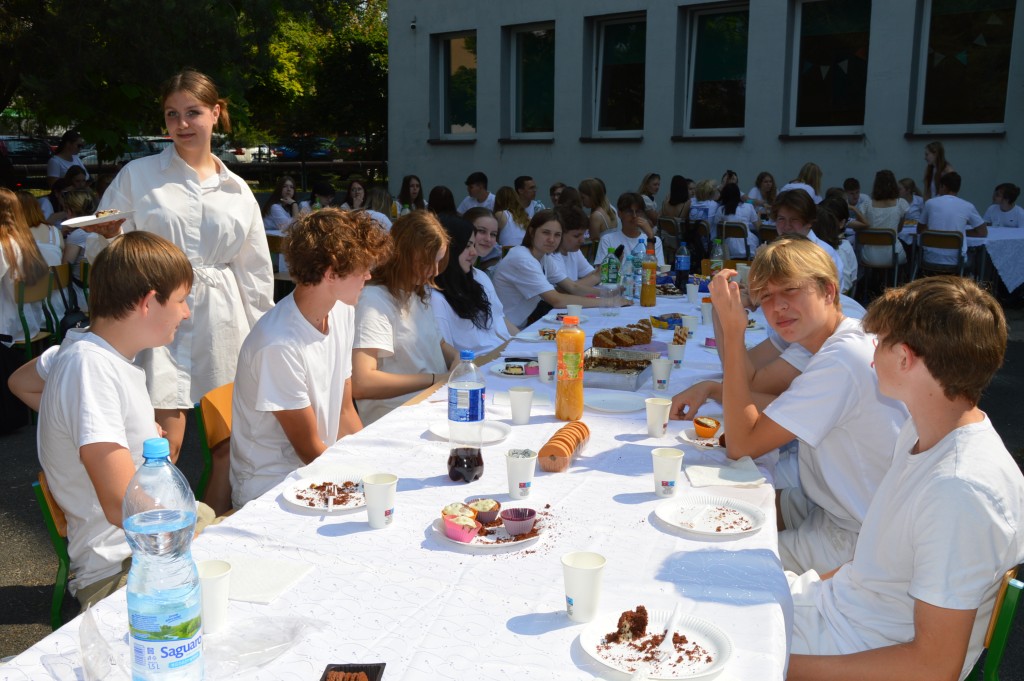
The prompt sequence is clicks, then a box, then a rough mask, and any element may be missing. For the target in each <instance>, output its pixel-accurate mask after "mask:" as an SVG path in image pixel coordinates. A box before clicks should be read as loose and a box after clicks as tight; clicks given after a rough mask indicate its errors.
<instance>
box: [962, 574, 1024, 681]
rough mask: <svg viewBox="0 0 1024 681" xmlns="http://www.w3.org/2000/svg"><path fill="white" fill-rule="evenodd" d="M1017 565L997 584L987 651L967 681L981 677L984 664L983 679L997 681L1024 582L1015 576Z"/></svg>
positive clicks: (987, 634) (986, 636)
mask: <svg viewBox="0 0 1024 681" xmlns="http://www.w3.org/2000/svg"><path fill="white" fill-rule="evenodd" d="M1018 568H1019V566H1018V567H1014V568H1010V569H1009V570H1007V571H1006V573H1005V574H1004V575H1003V580H1002V582H1001V583H1000V585H999V593H998V594H997V595H996V605H995V608H993V610H992V617H991V619H989V623H988V631H987V633H986V634H985V648H986V649H987V650H988V653H987V654H986V655H985V659H984V661H982V662H979V663H977V664H975V666H974V669H972V670H971V673H970V674H969V675H968V676H967V679H968V681H974V680H975V679H978V678H981V676H980V670H981V666H982V665H983V666H984V679H985V681H999V665H1000V663H1001V662H1002V661H1003V653H1004V652H1005V651H1006V644H1007V642H1008V641H1009V639H1010V630H1011V628H1012V626H1013V618H1014V615H1015V614H1016V612H1017V606H1018V605H1019V604H1020V594H1021V591H1024V582H1021V581H1019V580H1017V579H1015V577H1016V576H1017V571H1018Z"/></svg>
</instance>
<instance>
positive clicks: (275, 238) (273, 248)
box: [267, 234, 288, 253]
mask: <svg viewBox="0 0 1024 681" xmlns="http://www.w3.org/2000/svg"><path fill="white" fill-rule="evenodd" d="M287 238H288V237H286V236H279V235H276V234H268V235H267V246H268V247H269V248H270V252H271V253H284V242H285V239H287Z"/></svg>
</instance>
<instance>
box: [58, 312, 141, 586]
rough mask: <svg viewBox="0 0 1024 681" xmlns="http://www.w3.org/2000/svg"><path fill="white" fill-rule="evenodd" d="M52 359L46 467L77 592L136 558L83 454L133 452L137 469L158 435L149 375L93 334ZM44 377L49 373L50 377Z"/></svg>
mask: <svg viewBox="0 0 1024 681" xmlns="http://www.w3.org/2000/svg"><path fill="white" fill-rule="evenodd" d="M48 359H49V361H47V362H43V363H40V364H39V365H38V369H39V371H40V375H41V376H42V377H43V379H44V380H45V381H46V386H45V387H44V388H43V396H42V401H41V403H40V407H39V433H38V437H39V462H40V463H41V464H42V466H43V471H44V472H45V473H46V481H47V483H48V484H49V486H50V490H51V491H52V492H53V498H54V500H55V501H56V502H57V504H58V505H59V506H60V507H61V508H62V509H64V515H65V517H66V518H67V521H68V555H69V556H70V557H71V571H72V573H74V575H75V577H74V579H72V580H71V583H70V587H71V593H72V594H74V593H77V591H78V589H80V588H82V587H85V586H88V585H90V584H93V583H95V582H97V581H99V580H100V579H103V578H104V577H109V576H110V575H113V574H116V573H117V572H119V571H120V570H121V562H122V561H123V560H124V559H125V558H127V557H128V556H130V555H131V549H130V548H129V547H128V542H127V541H126V540H125V537H124V531H123V530H122V529H121V528H119V527H117V526H115V525H111V524H110V523H109V522H107V518H106V516H105V515H104V514H103V507H102V506H101V505H100V501H99V498H98V497H97V496H96V488H94V487H93V485H92V481H91V480H90V479H89V474H88V473H87V472H86V470H85V466H84V465H83V464H82V458H81V456H80V455H79V449H80V448H81V447H83V446H85V445H88V444H94V443H97V442H114V443H117V444H119V445H121V446H122V447H126V448H128V450H129V451H130V452H131V454H132V461H133V462H134V464H135V467H136V468H138V467H139V466H140V465H141V464H142V443H143V442H145V441H146V440H148V439H149V438H154V437H159V435H158V433H157V428H156V422H155V420H154V413H153V405H152V404H151V403H150V401H149V392H148V391H147V390H146V374H145V372H144V371H143V370H142V369H141V368H139V367H137V366H135V365H134V364H132V362H131V361H130V360H129V359H127V358H126V357H124V356H123V355H121V354H120V353H119V352H117V350H115V349H114V348H113V347H111V345H110V344H109V343H107V342H106V341H105V340H103V339H102V338H100V337H99V336H97V335H95V334H93V333H90V332H88V331H80V330H73V331H69V332H68V336H67V338H66V339H65V341H64V344H63V345H62V346H61V347H60V349H59V351H58V352H57V353H56V355H53V354H52V353H51V354H49V355H48ZM44 372H45V373H44Z"/></svg>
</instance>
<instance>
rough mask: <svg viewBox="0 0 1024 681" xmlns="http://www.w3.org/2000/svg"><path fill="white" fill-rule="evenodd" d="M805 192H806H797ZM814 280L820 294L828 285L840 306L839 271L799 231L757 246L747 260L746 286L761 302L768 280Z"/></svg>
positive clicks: (777, 283) (786, 282)
mask: <svg viewBox="0 0 1024 681" xmlns="http://www.w3.org/2000/svg"><path fill="white" fill-rule="evenodd" d="M800 193H801V194H805V192H802V191H801V192H800ZM805 282H813V283H815V284H816V285H817V286H818V290H820V291H821V292H822V293H827V292H828V291H829V288H828V287H829V284H831V286H832V292H833V293H834V294H835V297H834V299H833V301H832V303H833V305H834V306H835V308H836V309H837V310H840V309H842V302H841V301H840V300H839V272H838V271H837V270H836V265H835V263H834V262H832V258H831V257H829V255H828V253H826V252H825V251H824V249H822V248H821V247H820V246H818V245H817V244H816V243H814V242H813V241H811V240H810V239H808V238H807V237H805V236H802V235H800V234H783V235H781V236H779V237H778V238H776V239H775V240H774V241H772V242H771V243H769V244H768V245H766V246H764V247H763V248H760V249H758V251H757V255H755V256H754V261H753V262H752V263H750V276H749V280H748V286H749V289H750V297H751V299H752V300H755V301H760V299H761V294H762V293H763V292H764V290H765V289H766V288H767V287H768V284H769V283H772V284H776V285H782V284H790V283H793V284H799V283H805Z"/></svg>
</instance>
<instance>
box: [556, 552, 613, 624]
mask: <svg viewBox="0 0 1024 681" xmlns="http://www.w3.org/2000/svg"><path fill="white" fill-rule="evenodd" d="M606 562H607V561H606V560H605V557H604V556H602V555H601V554H599V553H592V552H590V551H573V552H572V553H567V554H565V555H564V556H562V574H563V575H564V577H565V611H566V614H568V615H569V619H571V620H572V621H573V622H589V621H590V620H592V619H594V615H595V614H597V606H598V604H599V603H600V600H601V573H602V572H603V571H604V565H605V563H606Z"/></svg>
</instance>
